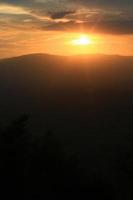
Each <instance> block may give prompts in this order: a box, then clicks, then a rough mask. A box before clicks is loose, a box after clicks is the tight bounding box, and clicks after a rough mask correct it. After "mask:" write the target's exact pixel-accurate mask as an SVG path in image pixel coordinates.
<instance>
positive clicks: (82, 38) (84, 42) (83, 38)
mask: <svg viewBox="0 0 133 200" xmlns="http://www.w3.org/2000/svg"><path fill="white" fill-rule="evenodd" d="M72 44H73V45H79V46H87V45H89V44H91V39H90V38H89V37H88V36H86V35H81V36H80V37H79V38H78V39H74V40H72Z"/></svg>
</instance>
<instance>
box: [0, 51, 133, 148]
mask: <svg viewBox="0 0 133 200" xmlns="http://www.w3.org/2000/svg"><path fill="white" fill-rule="evenodd" d="M0 94H1V99H0V118H1V120H0V121H1V125H2V126H3V125H4V124H5V123H7V122H9V121H11V120H12V119H14V118H16V117H18V116H19V115H20V114H21V113H28V114H30V115H31V127H32V129H33V130H34V131H35V132H36V131H37V133H38V134H39V132H40V131H42V130H43V129H50V130H52V131H54V132H55V133H57V134H58V135H60V137H61V138H62V139H63V140H64V141H65V142H67V141H71V143H74V145H75V148H76V146H77V147H78V148H80V147H81V149H82V150H83V149H85V150H86V148H88V144H95V145H97V146H98V147H99V148H100V145H101V144H103V143H106V145H109V144H111V145H112V144H113V145H116V146H117V144H118V143H119V141H121V144H122V143H124V144H126V143H127V144H128V145H129V143H132V132H133V125H132V121H133V115H132V113H133V57H122V56H105V55H91V56H88V55H85V56H71V57H61V56H52V55H45V54H44V55H43V54H33V55H26V56H20V57H16V58H9V59H3V60H0ZM34 122H35V123H34ZM99 133H100V135H99ZM89 148H90V147H89ZM93 148H94V146H93ZM114 148H115V147H114Z"/></svg>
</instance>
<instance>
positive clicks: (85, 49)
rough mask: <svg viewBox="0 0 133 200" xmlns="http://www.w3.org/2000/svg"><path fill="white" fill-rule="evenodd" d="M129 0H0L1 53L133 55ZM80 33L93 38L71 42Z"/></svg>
mask: <svg viewBox="0 0 133 200" xmlns="http://www.w3.org/2000/svg"><path fill="white" fill-rule="evenodd" d="M127 1H128V2H127V3H126V1H124V0H122V1H121V3H119V1H118V0H112V1H109V0H107V1H106V2H105V1H103V0H93V1H87V0H83V1H81V0H78V1H76V0H75V1H73V0H61V1H60V0H50V1H49V0H28V1H27V0H13V1H10V0H1V1H0V58H4V57H12V56H17V55H22V54H29V53H49V54H57V55H72V54H93V53H96V54H97V53H98V54H117V55H133V1H131V0H127ZM61 2H62V3H61ZM75 2H76V3H75ZM103 2H104V3H103ZM82 34H85V35H87V37H88V38H89V39H90V40H91V43H90V44H89V45H85V46H81V45H79V46H78V45H72V40H77V39H78V38H79V37H80V35H82Z"/></svg>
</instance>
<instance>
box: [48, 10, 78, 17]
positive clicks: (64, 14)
mask: <svg viewBox="0 0 133 200" xmlns="http://www.w3.org/2000/svg"><path fill="white" fill-rule="evenodd" d="M74 13H75V11H62V12H53V13H49V14H50V17H51V18H52V19H61V18H64V17H65V16H67V15H70V14H74Z"/></svg>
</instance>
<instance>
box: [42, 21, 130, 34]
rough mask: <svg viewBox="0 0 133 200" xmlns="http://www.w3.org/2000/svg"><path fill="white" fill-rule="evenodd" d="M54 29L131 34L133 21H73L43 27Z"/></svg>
mask: <svg viewBox="0 0 133 200" xmlns="http://www.w3.org/2000/svg"><path fill="white" fill-rule="evenodd" d="M44 29H45V30H56V31H85V32H94V33H106V34H133V21H108V22H107V21H101V22H97V23H94V22H85V23H76V22H74V21H69V22H59V23H53V24H51V25H49V26H47V27H45V28H44Z"/></svg>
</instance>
